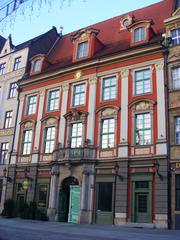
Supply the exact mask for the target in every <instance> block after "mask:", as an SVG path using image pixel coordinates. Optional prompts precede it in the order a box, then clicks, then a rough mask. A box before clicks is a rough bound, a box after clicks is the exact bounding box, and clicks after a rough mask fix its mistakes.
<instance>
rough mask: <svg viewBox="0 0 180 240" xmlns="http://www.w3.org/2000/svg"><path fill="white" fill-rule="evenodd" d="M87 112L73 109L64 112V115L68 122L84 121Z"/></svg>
mask: <svg viewBox="0 0 180 240" xmlns="http://www.w3.org/2000/svg"><path fill="white" fill-rule="evenodd" d="M87 116H88V112H85V111H81V110H77V109H73V110H72V111H70V112H68V113H66V114H65V115H64V117H65V118H66V120H67V121H68V122H75V121H85V120H86V119H87Z"/></svg>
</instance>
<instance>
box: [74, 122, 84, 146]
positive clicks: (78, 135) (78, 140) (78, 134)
mask: <svg viewBox="0 0 180 240" xmlns="http://www.w3.org/2000/svg"><path fill="white" fill-rule="evenodd" d="M82 127H83V125H82V123H74V124H73V125H72V129H71V147H72V148H76V147H81V146H82V130H83V129H82Z"/></svg>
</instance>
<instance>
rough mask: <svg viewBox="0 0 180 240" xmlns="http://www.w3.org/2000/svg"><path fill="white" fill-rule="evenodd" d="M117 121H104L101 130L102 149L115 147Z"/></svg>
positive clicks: (112, 119)
mask: <svg viewBox="0 0 180 240" xmlns="http://www.w3.org/2000/svg"><path fill="white" fill-rule="evenodd" d="M114 137H115V120H114V118H109V119H103V120H102V128H101V147H102V148H112V147H114Z"/></svg>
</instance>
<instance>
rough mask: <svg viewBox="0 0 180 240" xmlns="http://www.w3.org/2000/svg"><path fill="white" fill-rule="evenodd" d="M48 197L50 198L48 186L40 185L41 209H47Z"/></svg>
mask: <svg viewBox="0 0 180 240" xmlns="http://www.w3.org/2000/svg"><path fill="white" fill-rule="evenodd" d="M47 196H48V185H47V184H39V185H38V206H39V207H46V205H47Z"/></svg>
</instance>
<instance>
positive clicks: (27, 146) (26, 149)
mask: <svg viewBox="0 0 180 240" xmlns="http://www.w3.org/2000/svg"><path fill="white" fill-rule="evenodd" d="M31 142H32V130H25V131H24V132H23V141H22V154H23V155H27V154H30V153H31Z"/></svg>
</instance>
